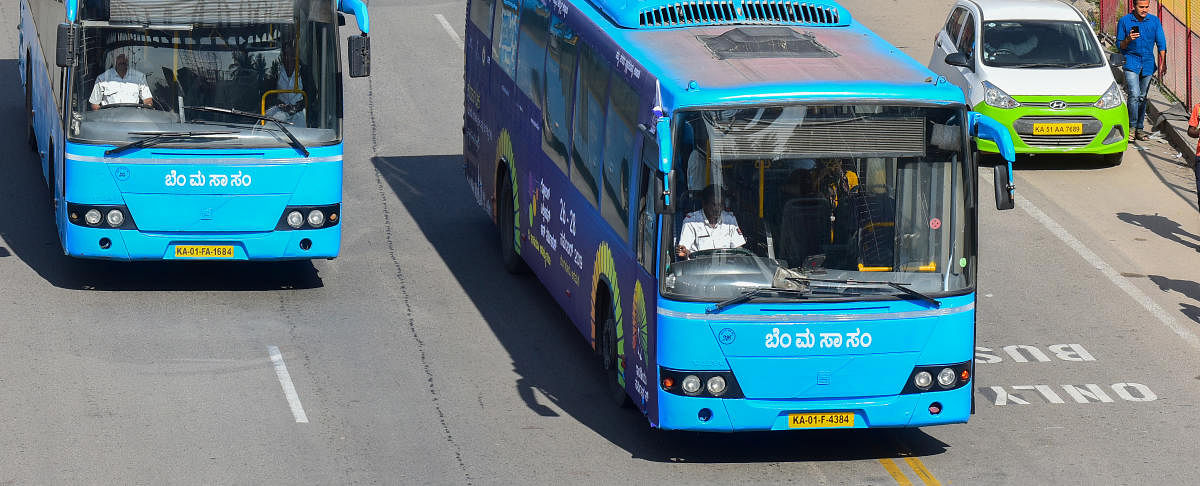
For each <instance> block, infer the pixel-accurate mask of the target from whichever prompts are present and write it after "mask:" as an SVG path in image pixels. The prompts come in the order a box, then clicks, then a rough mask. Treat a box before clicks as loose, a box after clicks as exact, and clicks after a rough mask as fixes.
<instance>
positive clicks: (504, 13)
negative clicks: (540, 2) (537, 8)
mask: <svg viewBox="0 0 1200 486" xmlns="http://www.w3.org/2000/svg"><path fill="white" fill-rule="evenodd" d="M531 1H532V0H531ZM520 12H521V5H520V0H500V3H499V4H498V5H497V8H496V26H495V27H493V28H492V59H493V60H495V61H496V64H499V65H500V68H501V69H504V72H506V73H508V76H509V77H510V78H511V77H512V75H513V68H515V67H516V64H517V26H518V20H519V15H520Z"/></svg>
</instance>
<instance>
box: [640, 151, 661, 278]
mask: <svg viewBox="0 0 1200 486" xmlns="http://www.w3.org/2000/svg"><path fill="white" fill-rule="evenodd" d="M657 152H658V144H656V143H654V141H653V140H650V139H649V138H646V137H643V138H642V160H643V163H641V164H638V168H639V169H640V170H639V173H640V174H641V176H640V177H639V178H638V201H637V211H638V220H637V223H638V224H637V258H638V263H641V264H642V268H645V269H646V271H647V272H649V273H650V275H654V245H655V243H656V242H657V239H656V238H655V237H654V235H655V233H656V230H657V229H658V225H657V224H656V223H657V222H658V218H656V217H655V216H656V214H655V212H654V203H653V201H654V183H655V182H657V179H655V178H654V177H651V175H652V172H651V169H650V166H649V165H647V164H646V163H644V162H645V161H646V158H647V156H649V160H650V162H651V163H654V161H655V160H657V158H658V154H657Z"/></svg>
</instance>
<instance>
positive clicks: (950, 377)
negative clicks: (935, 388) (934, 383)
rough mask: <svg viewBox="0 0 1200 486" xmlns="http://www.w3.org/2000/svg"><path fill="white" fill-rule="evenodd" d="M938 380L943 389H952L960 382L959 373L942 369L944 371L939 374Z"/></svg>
mask: <svg viewBox="0 0 1200 486" xmlns="http://www.w3.org/2000/svg"><path fill="white" fill-rule="evenodd" d="M937 380H938V385H941V387H942V388H950V387H952V386H954V382H955V381H957V380H958V373H955V372H954V370H952V369H950V368H942V371H939V372H938V375H937Z"/></svg>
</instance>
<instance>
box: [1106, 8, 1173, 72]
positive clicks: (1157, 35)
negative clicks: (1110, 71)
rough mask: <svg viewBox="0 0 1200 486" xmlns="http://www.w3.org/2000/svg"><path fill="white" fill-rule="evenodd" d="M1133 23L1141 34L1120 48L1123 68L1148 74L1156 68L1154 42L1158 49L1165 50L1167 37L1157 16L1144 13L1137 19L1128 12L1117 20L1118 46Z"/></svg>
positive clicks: (1127, 34) (1126, 35) (1127, 35)
mask: <svg viewBox="0 0 1200 486" xmlns="http://www.w3.org/2000/svg"><path fill="white" fill-rule="evenodd" d="M1135 25H1136V26H1137V27H1138V33H1139V34H1141V35H1140V36H1139V37H1138V38H1137V39H1133V40H1131V41H1129V46H1127V47H1126V48H1125V49H1122V50H1121V54H1123V55H1125V70H1126V71H1132V72H1135V73H1138V74H1140V75H1142V76H1150V75H1152V74H1154V71H1156V70H1157V66H1156V65H1155V64H1154V62H1155V61H1154V60H1155V56H1154V44H1158V50H1160V51H1163V52H1167V37H1166V36H1165V35H1164V34H1163V28H1162V22H1159V20H1158V17H1155V16H1154V15H1151V14H1146V18H1145V19H1142V20H1141V21H1138V19H1137V16H1135V15H1133V14H1132V13H1128V14H1125V16H1124V17H1121V20H1119V21H1117V45H1118V46H1120V43H1121V42H1123V41H1125V38H1127V37H1129V28H1130V27H1133V26H1135Z"/></svg>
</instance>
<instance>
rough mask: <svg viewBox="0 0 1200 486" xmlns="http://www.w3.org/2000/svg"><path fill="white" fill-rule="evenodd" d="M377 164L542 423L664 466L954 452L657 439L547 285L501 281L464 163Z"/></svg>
mask: <svg viewBox="0 0 1200 486" xmlns="http://www.w3.org/2000/svg"><path fill="white" fill-rule="evenodd" d="M372 163H373V164H374V166H375V168H376V170H378V171H379V174H380V175H381V176H382V178H383V180H384V181H385V183H386V185H387V187H388V188H390V189H391V190H392V191H393V192H394V193H395V194H396V196H397V197H398V198H399V199H400V201H401V203H403V205H404V209H406V210H407V213H408V214H410V215H411V217H412V218H413V220H414V221H415V223H416V225H417V228H416V229H415V230H418V231H420V232H421V233H422V234H423V235H424V236H425V238H426V239H427V240H428V242H429V243H430V245H431V246H432V247H433V248H434V249H435V251H437V253H438V257H440V258H441V260H442V262H444V263H445V265H446V266H447V268H448V269H449V271H450V273H451V274H452V275H453V277H454V278H455V280H456V281H457V283H458V284H459V285H460V286H461V287H462V289H463V291H464V293H465V294H466V295H467V296H468V298H469V299H470V300H471V304H472V305H473V306H474V307H475V308H476V309H477V310H478V312H479V313H480V315H481V316H482V318H483V319H484V321H486V323H487V326H488V327H489V329H490V331H491V332H492V334H493V335H494V336H495V337H496V339H497V341H498V342H499V343H500V344H501V345H502V346H503V347H504V350H505V351H506V352H507V355H508V356H509V357H510V358H511V360H512V366H513V371H514V372H515V373H516V374H517V375H518V376H519V378H518V379H517V380H516V381H515V382H514V383H513V394H514V398H515V399H517V400H520V401H521V402H523V403H524V404H525V406H526V407H527V408H528V409H529V411H530V412H531V413H532V414H533V415H536V416H537V417H544V418H546V419H547V420H554V419H556V418H557V417H558V416H560V415H562V414H563V413H565V414H566V415H568V416H570V418H571V419H573V420H575V421H578V422H579V423H580V424H582V425H584V426H586V427H588V428H590V429H592V430H593V431H595V432H596V433H597V434H598V435H600V436H602V437H604V438H605V439H606V440H608V441H609V442H611V443H612V444H614V445H616V446H618V447H620V448H622V449H623V450H625V451H627V452H628V453H629V454H630V455H631V456H633V457H636V458H640V459H644V460H649V461H660V462H698V463H703V462H711V463H756V462H781V461H832V460H861V459H876V458H884V457H898V456H901V455H906V454H907V455H913V456H926V455H933V454H940V453H942V452H945V450H946V448H947V447H948V446H947V445H946V444H944V443H942V442H941V441H939V440H937V439H935V438H933V437H931V436H929V435H928V434H925V433H924V432H922V431H921V430H919V429H898V430H838V431H832V430H822V431H803V432H794V433H793V432H775V433H746V434H732V435H731V434H711V433H703V434H701V433H691V432H664V431H656V430H652V429H650V427H649V425H648V423H647V421H646V418H645V417H644V416H642V415H641V414H640V413H639V412H637V411H635V410H631V409H620V408H617V407H616V406H615V405H614V404H613V403H612V402H611V400H609V399H608V398H607V396H606V394H605V387H604V382H605V380H606V379H607V378H606V376H605V374H604V373H603V372H602V370H601V366H600V363H599V361H598V359H597V358H596V357H595V355H594V354H593V353H592V349H591V347H590V346H589V345H587V343H586V340H585V339H583V337H581V336H580V335H579V332H578V331H576V330H575V327H574V326H572V325H571V323H570V321H569V320H568V318H567V316H566V314H565V313H564V312H563V311H562V310H561V309H560V308H559V307H558V304H557V303H556V302H555V301H554V299H553V298H552V297H551V296H550V294H549V293H548V291H547V290H546V289H545V288H544V287H543V286H542V285H541V283H539V282H538V280H537V279H536V278H535V277H534V276H533V275H529V274H525V275H510V274H508V273H506V272H505V270H504V268H503V266H502V264H501V259H500V251H499V241H498V240H499V235H498V232H497V230H496V227H495V225H494V224H492V222H491V220H490V219H489V217H488V216H487V215H486V214H485V213H484V211H483V210H482V209H481V208H479V207H478V206H477V205H476V203H475V197H474V196H473V194H472V192H471V190H470V189H469V187H468V186H467V182H466V178H465V177H464V175H463V157H462V156H461V155H429V156H402V157H401V156H398V157H374V158H372ZM518 310H519V311H518ZM560 412H561V413H560ZM533 420H537V419H536V418H535V419H533ZM552 424H553V422H547V424H546V425H545V426H544V427H542V426H538V427H535V428H550V427H554V425H552ZM493 433H498V431H496V430H493ZM511 433H512V434H519V433H521V431H513V432H511Z"/></svg>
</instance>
